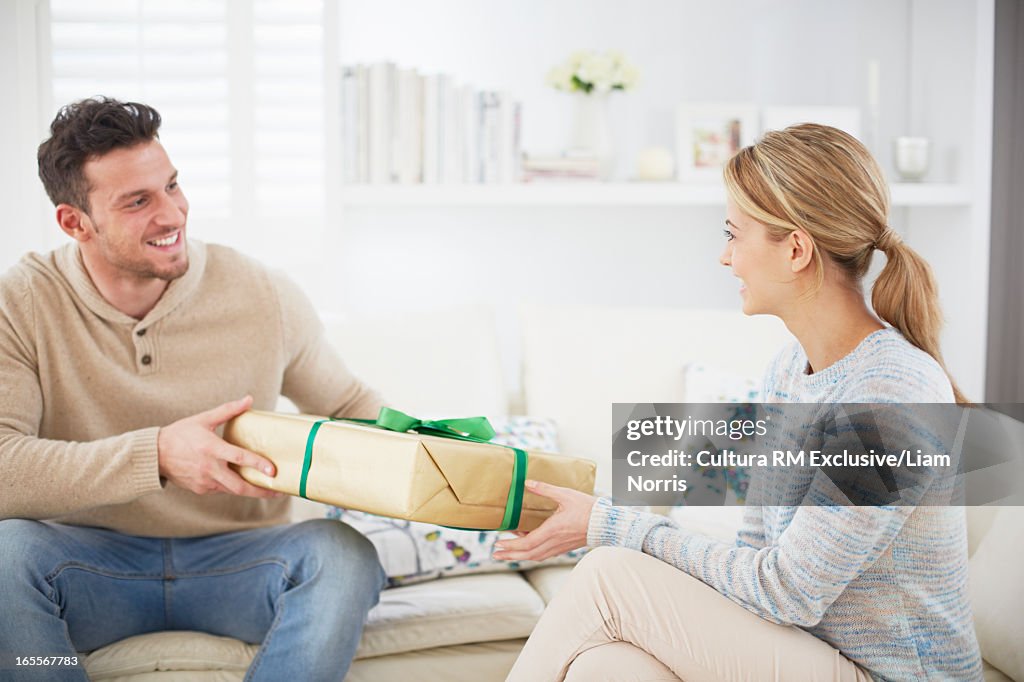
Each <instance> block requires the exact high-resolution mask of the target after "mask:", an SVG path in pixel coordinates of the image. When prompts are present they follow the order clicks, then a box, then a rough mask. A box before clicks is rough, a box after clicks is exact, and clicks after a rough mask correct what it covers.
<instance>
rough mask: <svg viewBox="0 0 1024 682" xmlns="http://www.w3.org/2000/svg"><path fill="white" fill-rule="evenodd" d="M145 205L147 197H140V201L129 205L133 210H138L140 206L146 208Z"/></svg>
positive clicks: (137, 200)
mask: <svg viewBox="0 0 1024 682" xmlns="http://www.w3.org/2000/svg"><path fill="white" fill-rule="evenodd" d="M145 205H146V197H139V198H138V199H136V200H135V201H133V202H132V203H131V204H129V206H131V207H132V208H138V207H140V206H145Z"/></svg>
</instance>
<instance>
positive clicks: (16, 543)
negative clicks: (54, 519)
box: [0, 519, 50, 582]
mask: <svg viewBox="0 0 1024 682" xmlns="http://www.w3.org/2000/svg"><path fill="white" fill-rule="evenodd" d="M49 531H50V529H49V527H48V526H47V525H46V524H44V523H41V522H39V521H30V520H28V519H3V520H0V581H4V582H7V581H19V582H23V581H24V580H25V579H27V578H29V577H30V573H31V572H32V568H33V567H35V566H37V565H38V564H39V563H40V561H41V560H43V559H44V557H45V554H46V550H47V549H49V547H50V543H49V542H47V539H46V538H47V535H49V534H50V532H49Z"/></svg>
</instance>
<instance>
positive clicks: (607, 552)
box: [573, 547, 651, 575]
mask: <svg viewBox="0 0 1024 682" xmlns="http://www.w3.org/2000/svg"><path fill="white" fill-rule="evenodd" d="M645 557H646V555H644V554H643V553H642V552H638V551H636V550H635V549H626V548H625V547H595V548H594V549H592V550H590V551H589V552H587V554H586V556H584V557H583V559H582V560H581V561H580V563H579V564H577V566H576V569H575V570H574V571H573V574H574V575H575V574H577V573H579V574H582V575H586V574H601V575H608V574H610V573H615V572H619V571H622V570H629V567H631V566H633V565H635V564H636V563H637V562H638V561H643V560H644V558H645ZM646 558H651V557H646Z"/></svg>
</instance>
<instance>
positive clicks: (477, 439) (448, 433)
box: [299, 407, 528, 530]
mask: <svg viewBox="0 0 1024 682" xmlns="http://www.w3.org/2000/svg"><path fill="white" fill-rule="evenodd" d="M329 421H348V422H355V423H357V424H365V425H367V426H374V427H377V428H382V429H387V430H388V431H397V432H399V433H406V432H408V431H414V432H416V433H420V434H423V435H428V436H440V437H441V438H451V439H453V440H464V441H469V442H471V443H490V441H491V439H492V438H494V427H492V426H491V423H490V422H489V421H487V418H486V417H466V418H461V419H437V420H422V419H416V418H415V417H411V416H409V415H407V414H405V413H404V412H399V411H398V410H394V409H392V408H390V407H382V408H380V413H379V414H378V415H377V418H376V419H342V420H338V419H334V418H330V419H320V420H318V421H315V422H313V425H312V426H311V427H310V429H309V435H308V436H307V437H306V453H305V456H304V457H303V460H302V475H301V478H300V479H299V496H300V497H306V481H307V479H308V478H309V469H310V467H311V466H312V465H313V443H314V442H315V441H316V434H317V432H318V431H320V426H321V425H322V424H323V423H324V422H329ZM505 447H507V448H509V449H510V450H512V451H513V452H514V453H515V457H514V458H513V460H512V481H511V483H510V484H509V489H508V498H507V499H506V501H505V515H504V517H503V518H502V520H501V527H499V528H498V529H497V530H509V529H511V528H516V527H517V526H518V525H519V517H520V515H521V514H522V511H523V494H524V490H525V483H526V468H527V461H528V458H527V455H526V451H525V450H520V449H519V448H514V447H512V446H505ZM306 499H308V498H306ZM459 530H487V529H483V528H461V529H459Z"/></svg>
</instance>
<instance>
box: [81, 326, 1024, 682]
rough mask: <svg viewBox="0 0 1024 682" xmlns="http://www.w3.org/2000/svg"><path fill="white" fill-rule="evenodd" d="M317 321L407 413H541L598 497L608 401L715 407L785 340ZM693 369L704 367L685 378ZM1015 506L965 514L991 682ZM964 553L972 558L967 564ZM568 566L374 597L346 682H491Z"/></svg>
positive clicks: (113, 658) (1007, 617)
mask: <svg viewBox="0 0 1024 682" xmlns="http://www.w3.org/2000/svg"><path fill="white" fill-rule="evenodd" d="M325 324H326V327H327V333H328V334H329V337H330V339H331V341H332V342H333V343H334V344H335V345H336V346H337V348H338V349H339V350H340V352H341V353H342V355H343V356H344V358H345V359H346V361H347V362H348V364H349V365H350V367H352V369H353V370H354V371H355V372H356V373H357V374H358V375H359V376H361V377H362V378H364V379H365V380H367V381H368V382H369V383H371V384H373V385H375V386H376V387H378V388H379V389H380V390H381V391H382V392H383V393H384V394H385V395H386V396H387V398H388V399H389V401H390V402H392V403H393V404H394V405H396V406H398V407H401V408H402V409H404V410H405V411H407V412H410V413H412V414H421V415H425V416H433V415H452V416H469V415H478V414H484V415H508V414H525V415H532V416H536V417H547V418H551V419H553V420H554V421H555V423H557V425H558V438H559V443H560V446H561V450H562V452H565V453H567V454H573V455H576V456H584V457H590V458H592V459H595V460H596V461H597V462H598V484H597V485H598V489H599V490H609V489H610V468H611V466H610V461H611V453H610V450H611V438H610V435H611V408H610V404H611V403H612V402H686V401H688V400H690V401H692V402H699V401H711V400H713V399H715V398H718V397H725V394H726V393H728V392H730V391H734V390H735V386H737V385H746V384H744V382H745V381H746V382H748V383H750V380H749V379H747V377H756V376H759V374H760V372H761V370H762V368H763V367H764V366H765V365H766V364H767V361H768V360H769V358H770V357H771V356H772V355H773V354H774V352H775V351H776V350H777V349H778V348H779V347H780V346H781V345H782V344H784V343H786V342H787V341H790V340H791V337H790V336H789V334H788V332H787V331H786V330H785V328H784V327H782V325H781V324H779V323H778V322H777V321H776V320H774V319H768V318H746V317H744V316H742V315H741V314H740V313H738V312H731V311H718V310H698V309H647V308H605V307H596V306H524V307H522V308H520V309H519V310H518V311H516V313H515V314H514V315H513V314H510V315H507V316H505V317H502V316H500V315H499V314H497V312H496V311H495V310H493V309H491V308H489V307H486V306H470V307H463V308H458V309H451V310H447V311H441V312H436V311H430V312H425V313H416V314H408V315H402V316H395V317H392V318H383V317H382V318H373V319H352V318H349V319H338V318H332V317H330V316H325ZM499 329H500V330H501V334H499V333H498V331H497V330H499ZM695 366H699V367H700V368H701V369H703V370H705V371H703V372H702V373H701V374H700V375H699V376H698V375H695V374H694V373H693V372H692V371H691V370H692V369H693V368H694V367H695ZM517 377H518V381H517V380H516V378H517ZM695 377H697V378H695ZM697 379H699V384H700V385H697V384H698V381H697ZM688 380H689V383H690V385H689V386H687V383H688ZM516 384H518V385H516ZM727 384H728V386H726V385H727ZM719 390H720V391H721V392H722V395H718V391H719ZM281 409H285V410H287V409H289V406H288V405H287V404H282V406H281ZM1019 511H1021V510H1020V509H1015V508H1009V507H1005V508H984V507H979V508H971V509H969V511H968V523H969V536H970V551H971V553H972V560H971V561H972V563H971V575H972V594H973V596H974V597H975V599H974V607H975V615H976V622H977V623H978V633H979V639H981V640H982V647H983V654H984V655H985V656H986V657H987V658H988V659H990V660H987V661H986V673H985V679H986V680H988V681H990V682H994V681H1005V680H1011V679H1017V680H1018V681H1019V682H1024V673H1022V672H1021V671H1024V655H1022V654H1021V653H1020V651H1015V648H1016V649H1019V650H1024V603H1022V602H1024V593H1022V591H1021V588H1020V582H1019V581H1017V580H1016V579H1015V578H1014V577H1011V576H1014V575H1015V570H1016V569H1015V568H1014V567H1016V566H1020V565H1021V560H1022V559H1024V549H1022V548H1024V535H1022V534H1021V531H1020V529H1021V528H1022V526H1024V514H1020V513H1018V512H1019ZM324 514H325V508H324V505H321V504H319V503H314V502H309V501H306V500H295V501H294V503H293V519H294V520H296V521H298V520H302V519H305V518H314V517H321V516H323V515H324ZM673 514H676V515H677V518H678V519H679V520H680V521H681V522H683V523H686V524H688V526H689V527H691V528H695V529H697V530H700V531H702V532H705V533H708V534H710V535H714V536H717V537H722V538H730V537H731V536H732V534H733V533H734V532H735V529H736V526H737V525H738V522H739V514H740V510H739V509H738V508H728V507H719V508H698V507H693V508H683V509H676V510H673ZM993 527H996V528H998V529H1000V531H999V532H1000V533H1001V534H1002V535H1001V536H1000V537H999V538H997V539H996V540H992V539H991V538H988V537H986V536H987V535H988V534H989V531H990V529H991V528H993ZM1008 536H1012V537H1010V539H1009V540H1008V539H1007V537H1008ZM986 540H989V542H986ZM976 559H978V561H979V562H983V563H979V564H978V565H977V566H976V562H975V560H976ZM571 570H572V567H571V566H565V565H554V566H540V567H536V568H532V569H530V570H523V571H504V572H493V573H479V574H470V575H460V576H455V577H446V578H442V579H438V580H433V581H429V582H422V583H418V584H412V585H405V586H400V587H394V588H390V589H387V590H385V591H384V592H383V593H382V596H381V600H380V603H379V604H378V606H377V607H376V608H374V609H373V611H372V612H371V613H370V616H369V620H368V623H367V625H366V629H365V632H364V635H363V639H362V642H361V644H360V647H359V650H358V653H357V657H356V660H355V662H354V663H353V666H352V668H351V670H350V672H349V675H348V677H347V678H346V679H347V680H350V681H354V682H367V681H370V680H374V681H381V680H385V681H387V680H407V679H415V680H438V681H440V680H444V681H445V682H461V681H463V680H465V681H467V682H468V681H470V680H473V681H477V682H479V681H486V680H501V679H504V677H505V675H506V673H507V672H508V670H509V668H510V667H511V665H512V663H513V661H514V660H515V658H516V656H517V655H518V653H519V650H520V649H521V647H522V645H523V643H524V642H525V639H526V637H528V636H529V634H530V631H531V629H532V628H533V626H534V624H535V623H536V621H537V619H538V618H539V616H540V614H541V613H542V611H543V609H544V606H545V604H546V603H547V602H548V601H550V599H551V598H552V596H553V595H554V594H555V593H556V592H557V590H558V587H559V585H560V584H561V583H562V581H563V580H565V578H566V576H567V575H568V574H569V572H570V571H571ZM1014 642H1016V644H1017V645H1018V646H1016V647H1014ZM257 648H258V646H257V645H254V644H246V643H243V642H239V641H236V640H232V639H228V638H224V637H215V636H212V635H207V634H202V633H193V632H159V633H150V634H146V635H141V636H137V637H132V638H129V639H126V640H123V641H120V642H116V643H114V644H111V645H109V646H106V647H104V648H102V649H99V650H97V651H94V652H90V653H88V654H87V657H86V669H87V671H88V673H89V675H90V677H91V678H92V679H94V680H106V681H108V682H129V681H130V682H179V681H186V680H188V681H192V680H198V681H210V682H213V681H217V682H221V681H223V682H228V681H232V682H233V681H237V680H241V679H242V678H243V676H244V674H245V670H246V668H247V666H248V663H249V661H250V660H251V658H252V656H253V655H254V653H255V651H256V649H257ZM998 666H1002V667H1003V671H1000V670H999V669H998Z"/></svg>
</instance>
